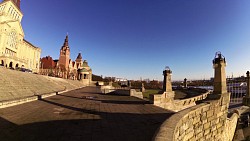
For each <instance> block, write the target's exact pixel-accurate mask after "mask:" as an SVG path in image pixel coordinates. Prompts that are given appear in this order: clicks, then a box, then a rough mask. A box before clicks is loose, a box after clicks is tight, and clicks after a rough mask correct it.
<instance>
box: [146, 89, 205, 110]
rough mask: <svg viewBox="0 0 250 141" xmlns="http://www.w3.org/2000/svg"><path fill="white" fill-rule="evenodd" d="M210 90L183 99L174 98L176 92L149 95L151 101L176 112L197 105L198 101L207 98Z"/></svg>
mask: <svg viewBox="0 0 250 141" xmlns="http://www.w3.org/2000/svg"><path fill="white" fill-rule="evenodd" d="M208 94H210V91H208V92H206V93H204V94H201V95H199V96H195V97H192V98H187V99H182V100H174V93H173V92H172V93H166V92H164V93H163V94H152V95H150V96H149V101H150V103H152V104H154V105H156V106H159V107H161V108H164V109H168V110H171V111H174V112H178V111H181V110H183V109H186V108H189V107H192V106H195V105H196V101H200V100H203V99H205V98H207V96H208Z"/></svg>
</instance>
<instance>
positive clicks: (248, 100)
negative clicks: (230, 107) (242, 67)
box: [243, 71, 250, 106]
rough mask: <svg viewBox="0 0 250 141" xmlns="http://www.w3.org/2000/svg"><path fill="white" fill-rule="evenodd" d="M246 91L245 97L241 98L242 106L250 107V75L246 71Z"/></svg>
mask: <svg viewBox="0 0 250 141" xmlns="http://www.w3.org/2000/svg"><path fill="white" fill-rule="evenodd" d="M246 81H247V91H246V96H245V97H243V105H245V106H250V73H249V71H247V77H246Z"/></svg>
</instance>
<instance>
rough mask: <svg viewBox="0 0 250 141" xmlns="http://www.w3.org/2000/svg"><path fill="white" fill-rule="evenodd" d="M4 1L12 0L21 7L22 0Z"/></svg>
mask: <svg viewBox="0 0 250 141" xmlns="http://www.w3.org/2000/svg"><path fill="white" fill-rule="evenodd" d="M4 1H12V2H13V3H14V4H15V5H16V6H17V7H18V8H19V9H20V5H21V0H4Z"/></svg>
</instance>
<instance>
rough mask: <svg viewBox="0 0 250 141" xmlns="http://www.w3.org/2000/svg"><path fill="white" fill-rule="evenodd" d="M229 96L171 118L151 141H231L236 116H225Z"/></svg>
mask: <svg viewBox="0 0 250 141" xmlns="http://www.w3.org/2000/svg"><path fill="white" fill-rule="evenodd" d="M229 101H230V96H229V93H225V94H221V97H220V98H219V99H218V100H206V101H203V103H201V104H199V105H195V106H193V107H190V108H188V109H185V110H183V111H180V112H178V113H176V114H174V115H173V116H172V117H170V118H169V119H167V120H166V121H165V122H164V123H163V124H162V125H161V127H160V128H159V130H158V131H157V132H156V134H155V137H154V138H153V140H155V141H163V140H164V141H199V140H223V141H232V139H233V135H234V131H235V128H236V124H237V119H238V116H239V115H238V114H237V113H234V114H233V115H232V116H231V117H230V118H227V115H228V106H229Z"/></svg>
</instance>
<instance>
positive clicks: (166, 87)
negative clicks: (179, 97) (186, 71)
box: [163, 67, 172, 92]
mask: <svg viewBox="0 0 250 141" xmlns="http://www.w3.org/2000/svg"><path fill="white" fill-rule="evenodd" d="M171 74H172V71H171V70H170V68H169V67H166V68H165V70H164V71H163V75H164V80H163V91H164V92H172V83H171Z"/></svg>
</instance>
